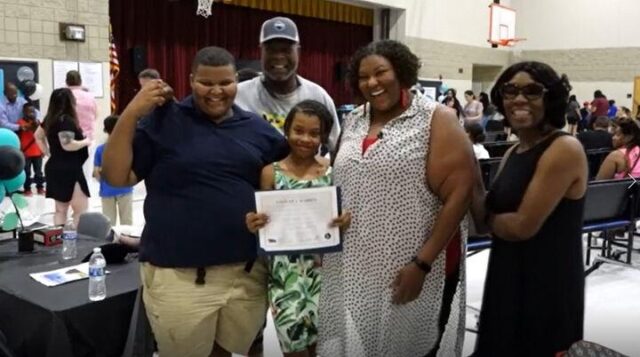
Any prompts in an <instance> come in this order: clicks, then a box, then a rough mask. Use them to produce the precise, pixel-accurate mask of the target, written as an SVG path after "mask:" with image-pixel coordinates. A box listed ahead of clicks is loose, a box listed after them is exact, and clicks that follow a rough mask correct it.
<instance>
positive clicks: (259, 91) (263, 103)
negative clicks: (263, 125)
mask: <svg viewBox="0 0 640 357" xmlns="http://www.w3.org/2000/svg"><path fill="white" fill-rule="evenodd" d="M297 77H298V82H299V83H300V85H299V86H298V88H296V90H294V91H293V92H292V93H290V94H287V95H277V96H274V95H273V94H271V93H269V91H267V89H266V88H265V87H264V84H263V83H262V81H263V77H262V76H258V77H255V78H253V79H250V80H248V81H244V82H242V83H240V84H238V94H237V95H236V100H235V104H237V105H238V106H239V107H240V108H242V109H244V110H247V111H250V112H254V113H256V114H258V115H260V116H262V117H263V118H264V119H265V120H268V121H269V122H270V123H271V125H273V126H274V127H275V128H276V129H278V130H279V131H280V132H281V133H282V129H283V127H284V120H285V118H286V117H287V114H288V113H289V111H290V110H291V108H293V107H294V106H295V105H296V104H298V103H300V102H301V101H303V100H307V99H312V100H316V101H318V102H320V103H322V104H324V105H325V106H326V107H327V109H329V112H330V113H331V115H332V116H333V126H332V127H331V133H330V134H329V149H330V150H333V148H334V147H335V144H336V142H337V141H338V136H339V135H340V124H339V123H338V114H337V113H336V106H335V104H333V99H331V97H330V96H329V94H328V93H327V91H325V90H324V89H323V88H322V87H320V86H319V85H317V84H316V83H313V82H311V81H309V80H307V79H304V78H302V77H300V76H297Z"/></svg>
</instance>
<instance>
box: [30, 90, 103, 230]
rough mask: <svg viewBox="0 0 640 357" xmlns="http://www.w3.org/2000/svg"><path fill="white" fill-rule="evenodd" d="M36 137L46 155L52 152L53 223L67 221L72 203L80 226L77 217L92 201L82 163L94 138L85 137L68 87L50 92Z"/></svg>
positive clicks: (49, 179) (49, 164) (48, 175)
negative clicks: (54, 210) (54, 204)
mask: <svg viewBox="0 0 640 357" xmlns="http://www.w3.org/2000/svg"><path fill="white" fill-rule="evenodd" d="M35 136H36V141H37V143H38V146H40V148H41V149H42V151H43V152H44V153H45V155H51V157H50V158H49V160H48V161H47V164H46V166H45V168H44V172H45V176H46V178H47V197H49V198H53V199H54V200H55V202H56V212H55V215H54V216H53V223H54V224H56V225H62V224H64V223H65V222H66V221H67V212H68V210H69V206H71V208H72V209H73V221H74V223H75V225H76V226H77V224H78V218H79V216H80V214H82V213H84V212H86V211H87V207H88V202H89V187H88V186H87V180H86V179H85V177H84V173H83V172H82V164H83V163H84V162H85V160H87V158H88V157H89V151H88V149H87V147H88V146H89V145H90V144H91V141H90V140H89V139H87V138H84V137H83V136H82V130H81V129H80V127H79V125H78V117H77V115H76V110H75V99H74V97H73V93H72V92H71V91H70V90H69V89H68V88H59V89H56V90H54V91H53V93H51V99H50V100H49V109H48V110H47V115H46V116H45V117H44V121H43V122H42V126H40V128H38V130H37V131H36V134H35Z"/></svg>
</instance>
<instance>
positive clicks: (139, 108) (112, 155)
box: [102, 79, 173, 187]
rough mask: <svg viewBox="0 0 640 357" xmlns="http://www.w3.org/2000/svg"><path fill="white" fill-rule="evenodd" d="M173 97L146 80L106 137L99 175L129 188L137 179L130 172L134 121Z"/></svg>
mask: <svg viewBox="0 0 640 357" xmlns="http://www.w3.org/2000/svg"><path fill="white" fill-rule="evenodd" d="M172 97H173V91H172V90H171V88H170V87H169V86H167V84H166V83H164V82H163V81H161V80H159V79H158V80H152V81H149V82H148V83H147V84H145V86H144V87H143V88H142V89H141V90H140V91H139V92H138V94H136V96H135V97H134V98H133V100H132V101H131V102H130V103H129V105H127V107H126V108H125V109H124V111H123V112H122V115H120V119H119V120H118V122H117V123H116V126H115V128H113V133H111V135H109V140H108V142H107V145H106V146H105V149H104V152H103V154H102V155H103V156H102V174H103V177H104V178H105V179H106V180H107V182H108V183H109V184H111V185H113V186H116V187H126V186H133V185H135V184H136V183H138V181H139V179H138V177H137V176H136V174H135V173H134V172H133V170H132V169H133V138H134V134H135V131H136V126H137V123H138V120H139V119H140V118H142V117H143V116H145V115H147V114H148V113H150V112H151V111H152V110H153V109H154V108H156V107H157V106H159V105H163V104H164V103H166V101H167V100H170V99H171V98H172Z"/></svg>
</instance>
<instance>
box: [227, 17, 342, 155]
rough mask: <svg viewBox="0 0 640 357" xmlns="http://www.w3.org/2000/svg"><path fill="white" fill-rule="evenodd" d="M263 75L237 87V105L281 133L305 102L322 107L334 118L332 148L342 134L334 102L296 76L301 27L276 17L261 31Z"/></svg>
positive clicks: (284, 18)
mask: <svg viewBox="0 0 640 357" xmlns="http://www.w3.org/2000/svg"><path fill="white" fill-rule="evenodd" d="M260 48H261V50H262V52H261V53H262V54H261V60H262V71H263V73H262V75H261V76H258V77H255V78H253V79H252V80H249V81H245V82H242V83H240V84H238V95H237V96H236V101H235V103H236V104H237V105H238V106H240V107H241V108H243V109H245V110H247V111H250V112H254V113H257V114H259V115H261V116H262V117H263V118H265V119H266V120H268V121H269V122H270V123H271V124H272V125H273V126H274V127H276V128H277V129H278V130H280V132H281V133H282V128H283V126H284V119H285V117H286V116H287V113H289V110H291V108H293V106H294V105H296V104H298V103H299V102H301V101H303V100H306V99H313V100H316V101H318V102H320V103H323V104H324V105H325V106H326V107H327V109H329V111H330V112H331V114H332V115H333V122H334V124H333V126H332V127H331V134H330V135H329V146H330V148H333V145H334V144H335V143H336V141H337V139H338V135H339V134H340V126H339V124H338V116H337V114H336V107H335V104H334V103H333V100H332V99H331V97H330V96H329V94H328V93H327V91H325V90H324V89H323V88H322V87H320V86H319V85H317V84H316V83H314V82H311V81H309V80H307V79H305V78H302V77H301V76H299V75H298V74H297V70H298V58H299V55H300V37H299V34H298V27H297V26H296V24H295V23H294V22H293V21H292V20H291V19H289V18H286V17H274V18H272V19H269V20H267V21H265V22H264V23H263V24H262V29H261V31H260Z"/></svg>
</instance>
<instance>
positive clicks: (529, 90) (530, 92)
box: [502, 83, 548, 100]
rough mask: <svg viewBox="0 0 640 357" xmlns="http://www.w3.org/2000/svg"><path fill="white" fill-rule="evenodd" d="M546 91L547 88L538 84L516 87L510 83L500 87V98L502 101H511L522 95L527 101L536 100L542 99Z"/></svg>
mask: <svg viewBox="0 0 640 357" xmlns="http://www.w3.org/2000/svg"><path fill="white" fill-rule="evenodd" d="M547 91H548V90H547V88H545V87H544V86H543V85H542V84H540V83H531V84H527V85H526V86H522V87H518V86H517V85H515V84H511V83H505V84H504V85H503V86H502V97H503V98H504V99H508V100H512V99H515V98H516V97H517V96H518V95H520V94H522V95H524V97H525V98H527V99H528V100H536V99H540V98H542V96H543V95H544V94H545V93H546V92H547Z"/></svg>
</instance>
